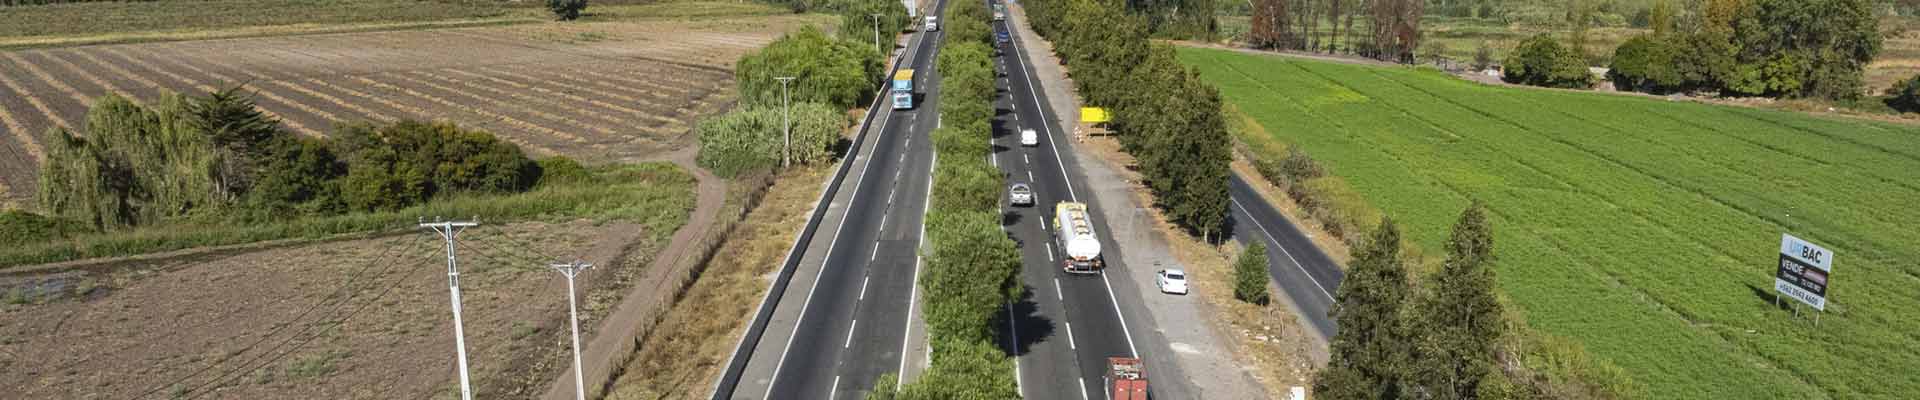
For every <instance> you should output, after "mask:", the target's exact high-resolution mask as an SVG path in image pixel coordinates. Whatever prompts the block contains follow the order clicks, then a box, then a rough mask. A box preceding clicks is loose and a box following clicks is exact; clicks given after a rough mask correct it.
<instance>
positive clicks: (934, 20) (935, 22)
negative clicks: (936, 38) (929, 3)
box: [927, 15, 940, 32]
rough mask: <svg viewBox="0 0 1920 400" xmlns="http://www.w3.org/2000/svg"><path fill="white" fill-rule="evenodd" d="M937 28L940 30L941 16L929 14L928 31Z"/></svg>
mask: <svg viewBox="0 0 1920 400" xmlns="http://www.w3.org/2000/svg"><path fill="white" fill-rule="evenodd" d="M937 30H940V17H935V16H932V15H928V16H927V31H928V32H932V31H937Z"/></svg>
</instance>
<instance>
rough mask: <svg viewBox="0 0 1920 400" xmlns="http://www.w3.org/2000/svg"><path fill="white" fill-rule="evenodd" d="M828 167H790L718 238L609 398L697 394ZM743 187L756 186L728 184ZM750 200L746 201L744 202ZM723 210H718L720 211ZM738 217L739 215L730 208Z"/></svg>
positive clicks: (721, 361) (742, 322)
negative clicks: (711, 254) (721, 240)
mask: <svg viewBox="0 0 1920 400" xmlns="http://www.w3.org/2000/svg"><path fill="white" fill-rule="evenodd" d="M832 167H833V166H832V165H823V166H817V167H810V168H800V169H793V170H789V171H787V172H784V173H782V174H780V176H779V177H778V178H777V179H775V180H774V182H773V184H772V185H771V186H769V187H765V188H764V189H763V190H765V192H764V194H765V197H764V198H762V199H761V200H760V201H759V202H758V205H757V206H751V205H750V206H747V207H748V208H751V211H747V212H746V213H745V216H744V219H741V220H740V221H739V223H738V224H736V225H735V226H734V227H733V228H732V229H730V232H729V233H728V234H726V235H725V236H724V237H725V238H726V241H725V242H724V243H721V244H720V247H719V249H718V250H717V251H716V252H715V255H714V257H713V258H712V259H710V260H708V261H707V265H706V267H705V268H704V270H702V272H700V273H699V276H700V277H699V278H698V280H696V281H694V283H693V284H692V285H691V287H689V288H687V289H686V291H685V293H684V294H683V295H682V296H681V297H680V299H679V301H677V302H676V303H674V305H673V307H672V309H671V310H670V311H667V313H666V314H665V315H664V316H662V317H661V321H660V322H659V324H658V325H656V326H655V327H654V329H653V330H651V331H650V332H649V333H648V334H646V335H645V336H644V337H642V338H639V339H638V340H639V341H640V346H639V348H638V349H637V350H636V353H635V354H634V355H633V358H632V359H630V360H628V361H627V362H626V363H625V364H624V366H623V367H622V370H623V372H621V373H619V374H618V376H619V377H618V378H616V379H615V380H614V382H613V387H612V389H611V390H609V391H608V394H607V398H608V399H692V398H700V397H701V396H704V395H705V394H706V393H705V389H706V388H707V385H708V383H710V382H712V381H713V379H714V377H715V376H716V374H718V373H719V372H720V367H722V366H723V365H722V364H724V363H725V362H726V359H727V355H728V353H729V352H731V351H732V349H733V345H734V341H735V339H736V338H738V337H739V335H740V330H741V329H743V328H744V327H745V326H746V323H747V320H748V319H749V318H751V317H752V316H753V310H754V307H756V306H758V305H759V303H758V302H759V299H760V298H761V297H762V296H763V295H765V292H766V290H767V279H768V278H769V277H770V275H769V274H770V273H772V272H773V270H774V269H775V268H778V267H779V266H780V261H781V259H782V257H784V256H785V255H786V252H787V250H788V249H789V247H790V246H791V245H792V244H793V237H794V234H795V232H794V230H795V229H798V228H799V227H801V226H804V225H805V222H806V218H807V214H808V212H809V211H811V210H812V206H813V202H814V200H816V199H817V198H818V196H819V193H820V191H819V186H820V185H821V184H822V183H823V182H824V181H823V180H824V179H825V178H826V176H827V175H828V174H830V173H831V172H832V171H833V168H832ZM733 186H735V187H741V188H742V190H747V189H745V187H750V186H756V185H733ZM748 203H752V202H748ZM725 215H726V214H723V216H725ZM733 215H738V214H733Z"/></svg>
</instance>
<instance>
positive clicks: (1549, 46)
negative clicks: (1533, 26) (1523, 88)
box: [1501, 33, 1593, 89]
mask: <svg viewBox="0 0 1920 400" xmlns="http://www.w3.org/2000/svg"><path fill="white" fill-rule="evenodd" d="M1503 69H1505V70H1506V75H1505V76H1504V77H1502V78H1501V79H1502V80H1505V81H1507V83H1518V84H1524V85H1533V86H1545V87H1556V88H1571V89H1586V88H1590V87H1592V86H1593V74H1592V73H1589V72H1587V66H1586V61H1585V60H1582V59H1581V58H1580V56H1579V54H1576V53H1575V52H1574V51H1573V50H1571V49H1568V48H1566V47H1565V46H1561V45H1560V42H1558V41H1555V40H1553V36H1552V35H1550V34H1544V33H1543V34H1539V35H1534V36H1533V37H1531V38H1527V40H1525V41H1522V42H1520V46H1519V47H1517V48H1514V50H1513V54H1509V55H1507V61H1506V63H1505V64H1504V68H1503Z"/></svg>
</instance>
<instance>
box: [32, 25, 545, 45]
mask: <svg viewBox="0 0 1920 400" xmlns="http://www.w3.org/2000/svg"><path fill="white" fill-rule="evenodd" d="M539 22H544V21H542V20H539V19H533V18H525V17H502V18H482V19H466V20H453V21H430V22H383V23H360V24H339V25H320V24H293V25H269V26H259V27H248V28H237V29H212V30H208V29H189V30H173V31H153V32H130V33H112V34H100V35H88V36H25V37H18V38H12V39H4V40H0V50H31V49H45V48H57V47H79V46H95V45H108V44H134V43H154V42H181V41H196V40H214V39H245V38H262V37H281V36H305V35H324V34H334V33H366V32H387V31H405V30H428V29H449V28H475V27H486V26H502V25H519V24H529V23H539Z"/></svg>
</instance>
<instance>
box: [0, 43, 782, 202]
mask: <svg viewBox="0 0 1920 400" xmlns="http://www.w3.org/2000/svg"><path fill="white" fill-rule="evenodd" d="M814 19H817V18H816V17H811V16H791V15H787V16H773V17H752V18H736V19H708V20H647V21H643V22H634V21H609V22H593V23H568V24H560V23H549V24H528V25H513V26H502V27H482V28H462V29H444V30H418V31H398V32H375V33H346V34H327V35H310V36H288V37H263V38H244V39H225V40H207V41H194V42H170V43H147V44H124V45H104V46H86V47H71V48H56V49H39V50H23V51H9V52H0V131H4V133H0V207H5V206H6V204H12V205H14V206H25V205H28V204H31V203H32V201H31V197H32V196H33V193H34V192H35V190H37V189H36V186H37V182H36V176H37V174H38V173H37V170H38V167H37V166H38V164H39V162H40V161H41V160H42V159H43V158H44V155H45V152H44V150H43V146H42V144H41V140H42V139H41V138H42V137H44V133H45V132H46V131H47V130H48V129H51V128H55V127H61V128H69V129H75V130H80V131H84V128H85V127H84V125H85V119H86V110H87V105H88V104H91V102H92V101H93V100H94V99H97V98H98V97H100V96H103V95H106V94H109V93H117V94H121V95H123V96H129V97H131V98H134V99H136V100H150V99H152V98H154V97H155V96H157V95H159V94H160V93H162V92H179V93H199V92H205V91H208V90H212V89H216V88H220V87H226V86H231V85H241V87H243V88H245V89H247V90H249V91H252V92H255V93H257V95H256V96H255V97H256V100H257V101H258V103H259V106H260V107H261V108H262V109H264V110H266V111H268V112H270V113H271V114H272V115H274V116H276V117H278V118H280V119H281V120H282V121H283V124H284V126H285V127H287V128H288V129H290V130H292V131H294V132H297V133H299V134H303V135H309V136H324V135H326V134H327V133H328V132H329V131H331V130H332V127H333V126H335V125H337V124H341V123H346V122H353V121H373V122H386V121H394V120H399V119H422V120H431V119H446V120H451V121H454V122H458V123H461V124H462V125H466V126H472V127H478V128H482V129H485V130H488V131H491V132H494V133H496V134H499V135H501V136H502V137H504V138H506V139H507V140H509V141H512V142H513V143H516V144H518V145H520V146H521V148H522V149H524V150H527V151H529V152H530V153H531V154H533V155H536V156H545V155H555V154H564V155H567V156H571V157H576V158H579V159H582V160H583V161H588V162H596V161H635V160H640V159H645V158H647V157H649V156H651V155H655V154H659V153H663V152H665V151H668V150H672V149H676V148H680V147H684V146H688V145H691V144H692V143H693V142H694V141H693V138H692V137H691V135H690V131H691V130H690V129H689V128H690V126H691V124H692V121H693V119H694V118H695V117H697V116H699V115H704V114H707V113H711V112H715V111H719V110H720V109H723V108H724V107H726V106H727V105H728V104H730V103H731V102H732V101H733V100H732V98H731V97H732V96H733V95H732V93H731V90H730V88H731V87H732V85H733V72H732V68H733V65H732V64H733V60H735V59H737V58H739V56H741V55H742V54H745V53H746V52H747V51H750V50H752V49H754V48H758V47H759V46H761V45H764V44H766V43H767V42H770V41H772V40H773V39H774V38H776V37H778V36H779V35H780V34H781V33H783V32H786V31H787V30H789V29H792V28H795V27H798V26H799V25H801V24H805V23H809V22H812V21H813V20H814Z"/></svg>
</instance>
